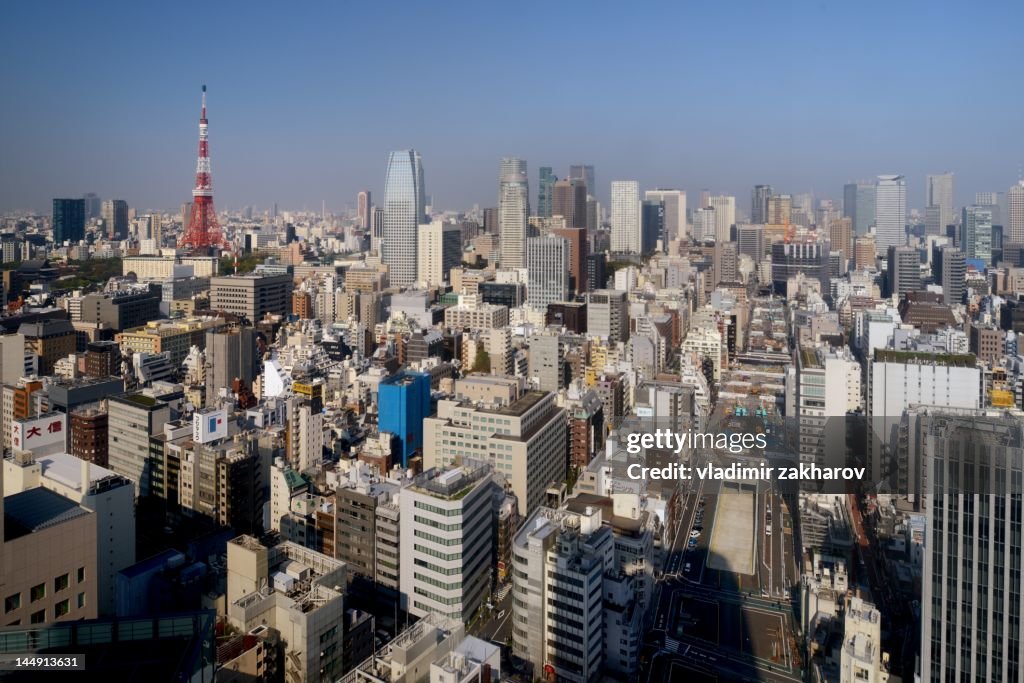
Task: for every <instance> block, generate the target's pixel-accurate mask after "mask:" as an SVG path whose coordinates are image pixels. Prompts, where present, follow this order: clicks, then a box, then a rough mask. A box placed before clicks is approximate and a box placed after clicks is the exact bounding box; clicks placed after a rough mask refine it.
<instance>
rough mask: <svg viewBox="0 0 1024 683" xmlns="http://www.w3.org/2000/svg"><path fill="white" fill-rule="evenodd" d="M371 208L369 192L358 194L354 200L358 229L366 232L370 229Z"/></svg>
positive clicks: (364, 191)
mask: <svg viewBox="0 0 1024 683" xmlns="http://www.w3.org/2000/svg"><path fill="white" fill-rule="evenodd" d="M372 206H373V204H372V203H371V200H370V191H369V190H363V191H362V192H360V193H359V196H358V198H357V200H356V218H357V220H358V221H359V227H360V228H362V229H363V230H366V231H369V229H370V208H371V207H372Z"/></svg>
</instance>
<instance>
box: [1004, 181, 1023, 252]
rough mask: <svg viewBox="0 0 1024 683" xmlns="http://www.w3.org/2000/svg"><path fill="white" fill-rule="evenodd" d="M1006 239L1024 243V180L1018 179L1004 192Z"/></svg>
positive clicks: (1015, 242)
mask: <svg viewBox="0 0 1024 683" xmlns="http://www.w3.org/2000/svg"><path fill="white" fill-rule="evenodd" d="M1006 206H1007V214H1008V215H1007V218H1006V232H1005V233H1004V234H1005V236H1006V240H1007V241H1008V242H1013V243H1014V244H1024V180H1021V181H1018V182H1017V184H1016V185H1014V186H1013V187H1011V188H1010V191H1009V192H1007V193H1006Z"/></svg>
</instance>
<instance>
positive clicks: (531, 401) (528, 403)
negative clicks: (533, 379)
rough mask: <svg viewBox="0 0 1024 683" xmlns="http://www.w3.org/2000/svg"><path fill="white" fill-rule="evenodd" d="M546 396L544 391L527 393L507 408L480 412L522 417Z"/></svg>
mask: <svg viewBox="0 0 1024 683" xmlns="http://www.w3.org/2000/svg"><path fill="white" fill-rule="evenodd" d="M547 396H548V392H546V391H528V392H526V393H525V394H523V395H522V397H520V398H519V400H517V401H513V402H512V403H510V404H509V405H507V406H503V407H501V408H494V409H485V410H482V411H480V412H484V413H493V414H495V415H512V416H514V417H522V416H523V415H525V414H526V413H528V412H529V411H530V409H531V408H533V407H534V406H536V405H537V404H538V403H540V402H541V401H542V400H543V399H544V398H545V397H547Z"/></svg>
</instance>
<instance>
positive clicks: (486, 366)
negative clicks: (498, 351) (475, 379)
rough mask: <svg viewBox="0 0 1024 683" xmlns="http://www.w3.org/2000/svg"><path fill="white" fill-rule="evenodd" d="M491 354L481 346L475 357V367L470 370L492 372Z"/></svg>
mask: <svg viewBox="0 0 1024 683" xmlns="http://www.w3.org/2000/svg"><path fill="white" fill-rule="evenodd" d="M490 371H491V356H490V354H488V353H487V351H486V350H485V349H484V348H483V347H482V346H481V347H478V348H477V350H476V357H475V358H474V359H473V367H472V369H471V370H470V372H490Z"/></svg>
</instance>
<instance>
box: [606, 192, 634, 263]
mask: <svg viewBox="0 0 1024 683" xmlns="http://www.w3.org/2000/svg"><path fill="white" fill-rule="evenodd" d="M611 247H612V251H615V252H623V253H626V252H629V253H634V254H637V253H640V183H638V182H637V181H635V180H616V181H613V182H612V244H611Z"/></svg>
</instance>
